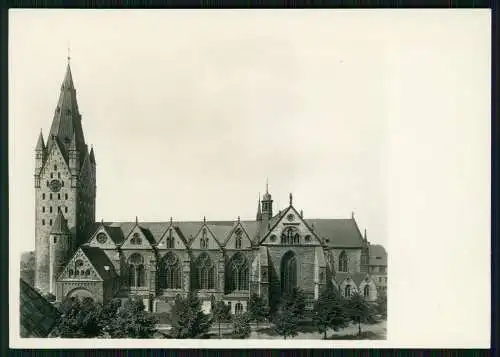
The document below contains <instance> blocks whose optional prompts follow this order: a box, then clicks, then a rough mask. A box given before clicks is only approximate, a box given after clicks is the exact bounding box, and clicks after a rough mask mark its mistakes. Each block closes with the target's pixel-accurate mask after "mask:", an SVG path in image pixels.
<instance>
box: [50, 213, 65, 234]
mask: <svg viewBox="0 0 500 357" xmlns="http://www.w3.org/2000/svg"><path fill="white" fill-rule="evenodd" d="M50 233H51V234H67V233H69V229H68V223H67V222H66V219H64V216H63V214H62V211H61V210H60V209H58V212H57V217H56V220H55V222H54V224H53V225H52V230H51V232H50Z"/></svg>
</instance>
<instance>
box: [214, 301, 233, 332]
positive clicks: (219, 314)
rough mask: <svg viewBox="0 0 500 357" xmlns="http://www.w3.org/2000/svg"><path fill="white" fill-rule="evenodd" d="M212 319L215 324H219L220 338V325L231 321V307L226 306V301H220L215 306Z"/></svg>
mask: <svg viewBox="0 0 500 357" xmlns="http://www.w3.org/2000/svg"><path fill="white" fill-rule="evenodd" d="M212 317H213V320H214V322H217V323H218V324H219V338H220V337H221V334H220V324H221V322H227V321H230V320H231V308H230V307H229V305H226V304H224V301H222V300H219V301H217V302H215V303H214V304H213V307H212Z"/></svg>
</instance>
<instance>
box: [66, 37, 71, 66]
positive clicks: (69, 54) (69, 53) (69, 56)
mask: <svg viewBox="0 0 500 357" xmlns="http://www.w3.org/2000/svg"><path fill="white" fill-rule="evenodd" d="M67 58H68V66H69V63H70V61H71V48H70V46H69V41H68V57H67Z"/></svg>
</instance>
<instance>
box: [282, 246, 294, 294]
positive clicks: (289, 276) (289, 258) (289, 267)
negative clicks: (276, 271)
mask: <svg viewBox="0 0 500 357" xmlns="http://www.w3.org/2000/svg"><path fill="white" fill-rule="evenodd" d="M296 286H297V258H296V256H295V253H294V252H292V251H289V252H287V253H286V254H285V255H284V256H283V259H282V260H281V291H282V293H283V294H287V293H291V292H292V290H293V289H294V288H295V287H296Z"/></svg>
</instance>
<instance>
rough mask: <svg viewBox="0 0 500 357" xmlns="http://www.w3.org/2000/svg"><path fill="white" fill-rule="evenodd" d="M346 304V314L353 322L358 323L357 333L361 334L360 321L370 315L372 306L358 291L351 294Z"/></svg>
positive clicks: (368, 317)
mask: <svg viewBox="0 0 500 357" xmlns="http://www.w3.org/2000/svg"><path fill="white" fill-rule="evenodd" d="M346 305H347V314H348V316H349V318H350V319H351V320H352V321H353V322H355V323H357V324H358V335H361V323H362V322H366V321H368V320H369V319H370V318H371V317H372V314H373V312H372V307H371V305H370V303H369V302H367V301H366V300H365V298H364V297H363V296H362V295H360V294H359V293H355V294H353V295H351V297H350V298H349V300H348V301H347V304H346Z"/></svg>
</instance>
